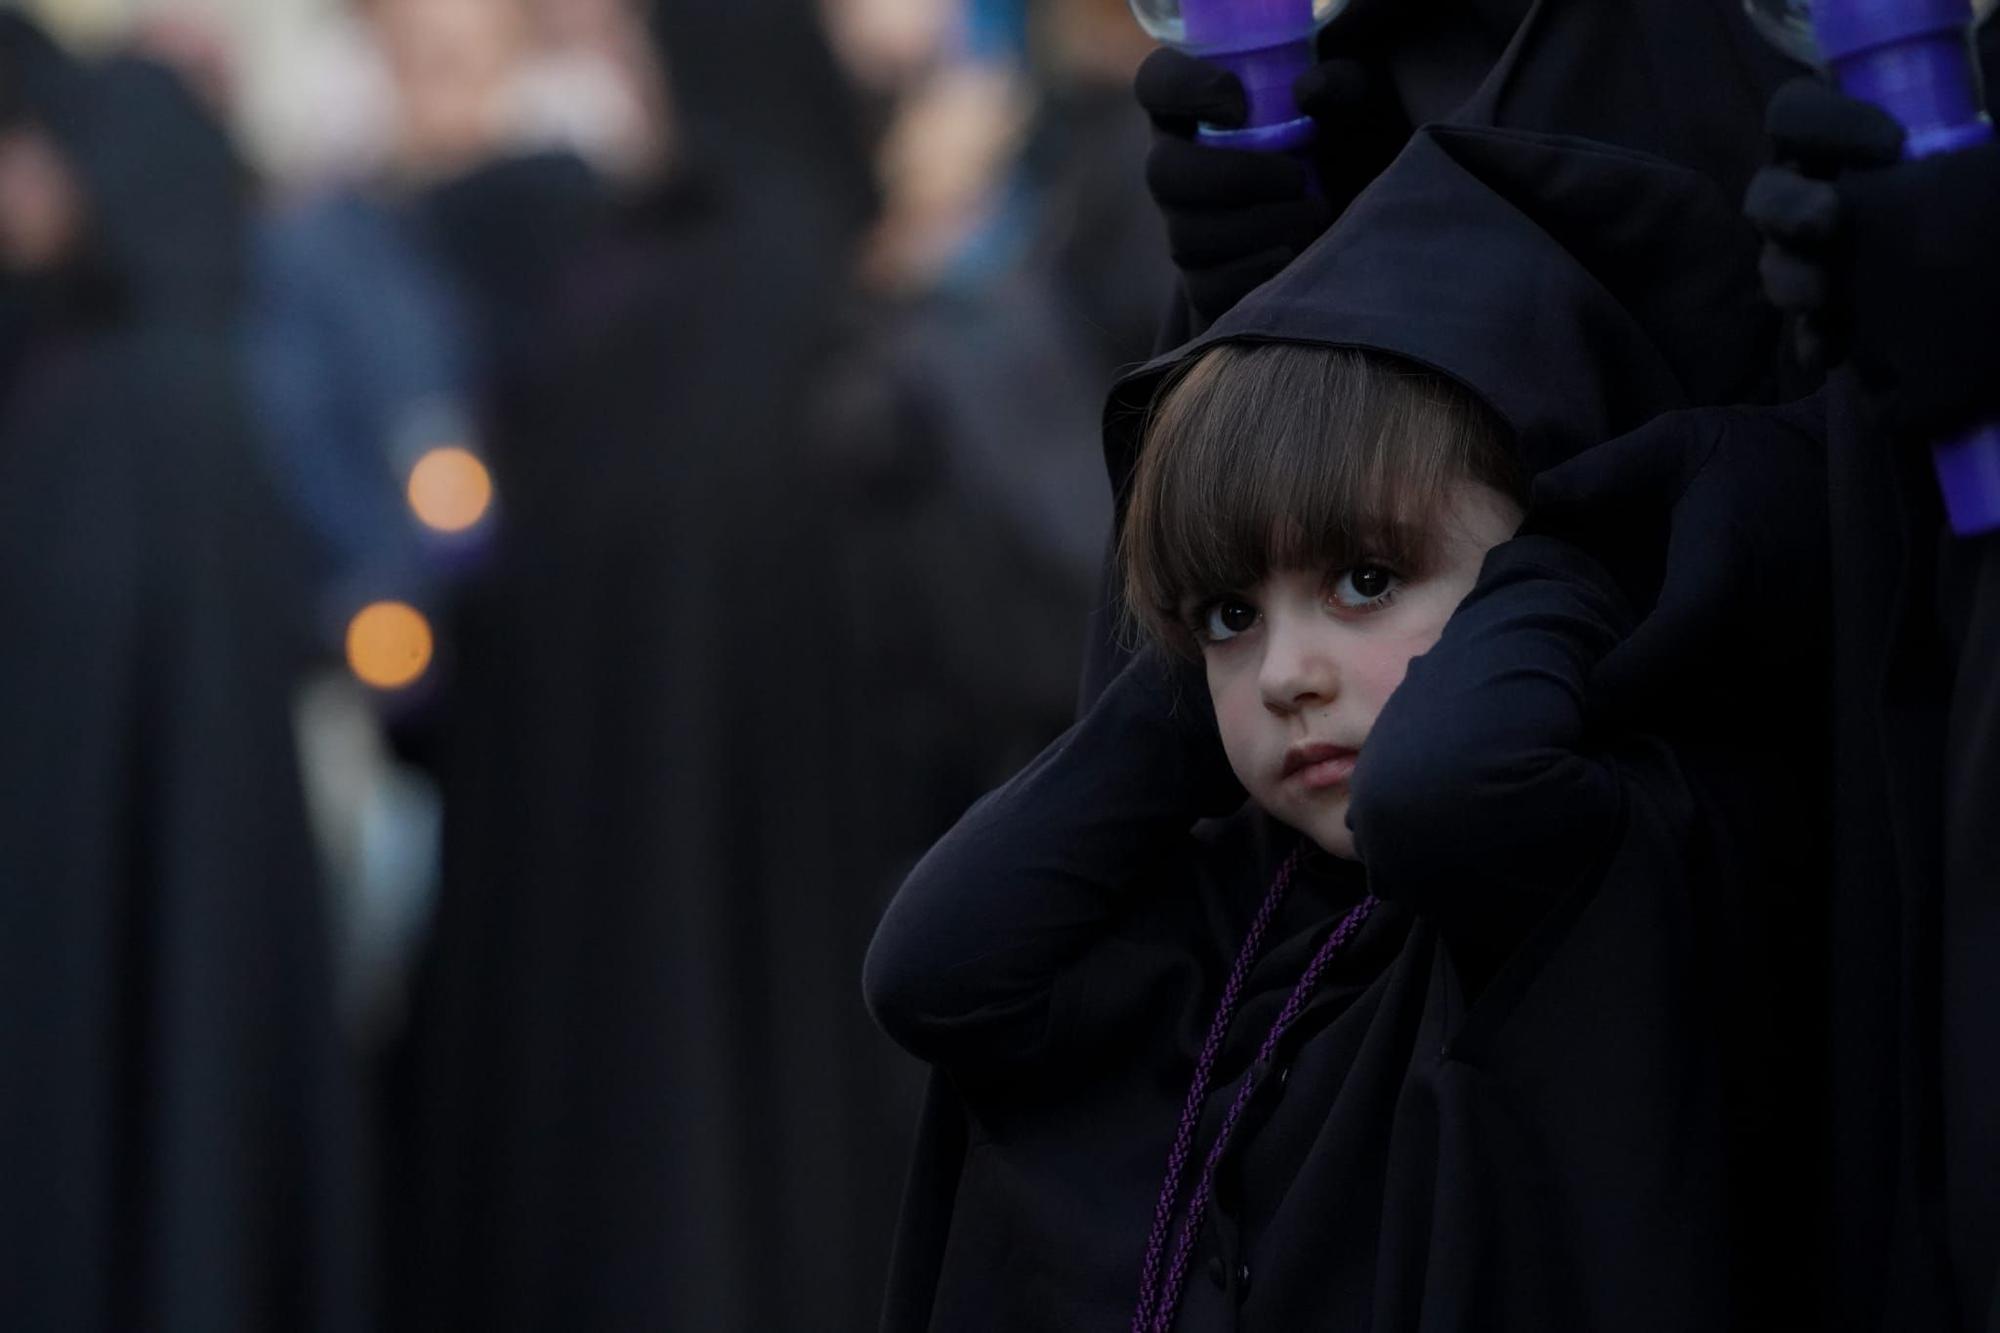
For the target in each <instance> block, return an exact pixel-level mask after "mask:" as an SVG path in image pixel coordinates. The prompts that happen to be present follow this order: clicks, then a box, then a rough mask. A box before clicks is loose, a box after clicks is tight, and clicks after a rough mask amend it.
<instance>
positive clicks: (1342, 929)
mask: <svg viewBox="0 0 2000 1333" xmlns="http://www.w3.org/2000/svg"><path fill="white" fill-rule="evenodd" d="M1296 859H1297V856H1296V853H1295V854H1294V856H1293V858H1292V859H1291V860H1287V862H1286V863H1285V865H1284V866H1282V867H1280V869H1279V872H1278V873H1279V878H1278V880H1277V881H1276V882H1275V883H1273V884H1272V886H1271V894H1270V896H1269V897H1268V898H1266V899H1265V903H1264V907H1265V909H1267V910H1268V911H1269V912H1270V913H1271V914H1272V915H1275V908H1276V904H1277V902H1278V901H1279V900H1280V899H1282V898H1283V896H1284V890H1285V889H1286V888H1289V887H1290V880H1291V874H1290V872H1291V869H1292V865H1293V862H1294V861H1295V860H1296ZM1376 903H1377V899H1376V897H1375V895H1374V894H1372V893H1371V894H1368V895H1367V896H1366V897H1364V898H1362V900H1361V901H1360V902H1358V903H1356V904H1355V905H1354V907H1353V909H1352V910H1350V911H1349V912H1348V914H1347V915H1346V916H1345V917H1343V918H1342V919H1341V922H1340V924H1339V925H1338V926H1335V927H1334V929H1333V933H1332V934H1331V935H1328V936H1327V937H1326V941H1325V943H1323V944H1321V945H1320V946H1319V952H1318V953H1316V954H1314V955H1313V959H1312V961H1311V962H1310V963H1308V964H1306V970H1305V972H1304V973H1303V974H1301V975H1300V977H1299V981H1298V984H1297V985H1296V986H1294V987H1292V993H1291V995H1290V996H1288V997H1287V998H1286V1000H1285V1007H1284V1008H1283V1009H1281V1010H1279V1011H1278V1017H1277V1021H1276V1022H1274V1023H1272V1024H1271V1030H1270V1031H1269V1032H1268V1033H1266V1034H1265V1036H1264V1042H1263V1045H1261V1046H1259V1047H1258V1048H1257V1059H1256V1062H1255V1064H1253V1065H1252V1067H1251V1069H1250V1071H1249V1072H1247V1073H1246V1074H1244V1076H1243V1082H1242V1083H1241V1084H1240V1085H1239V1086H1238V1087H1237V1089H1236V1096H1235V1099H1234V1100H1232V1101H1231V1102H1230V1104H1229V1111H1228V1113H1227V1114H1225V1115H1224V1116H1223V1117H1222V1125H1221V1127H1220V1128H1218V1129H1217V1130H1216V1134H1215V1141H1214V1142H1213V1143H1211V1144H1210V1145H1209V1149H1208V1156H1207V1158H1206V1159H1205V1160H1204V1161H1203V1163H1202V1167H1201V1175H1200V1176H1199V1177H1198V1178H1197V1180H1196V1183H1195V1189H1194V1194H1193V1195H1192V1196H1191V1197H1190V1198H1189V1199H1188V1209H1187V1218H1186V1220H1184V1221H1183V1222H1182V1224H1181V1228H1180V1232H1179V1234H1178V1235H1177V1236H1176V1237H1175V1241H1174V1256H1173V1262H1172V1264H1171V1265H1170V1266H1169V1267H1168V1269H1167V1275H1166V1282H1165V1284H1164V1285H1163V1286H1160V1287H1158V1288H1156V1287H1155V1285H1154V1284H1155V1281H1156V1280H1157V1277H1158V1264H1159V1257H1160V1256H1159V1254H1158V1253H1157V1252H1155V1250H1154V1249H1153V1248H1152V1247H1151V1246H1150V1245H1149V1246H1148V1249H1147V1253H1146V1269H1145V1271H1144V1273H1143V1274H1142V1276H1141V1289H1140V1293H1139V1311H1138V1314H1136V1315H1135V1316H1134V1321H1133V1333H1172V1329H1173V1323H1174V1316H1175V1315H1176V1314H1177V1313H1179V1311H1180V1304H1181V1293H1182V1292H1183V1291H1184V1290H1185V1289H1186V1287H1187V1275H1188V1265H1189V1263H1190V1261H1191V1260H1192V1259H1193V1257H1194V1241H1195V1235H1196V1233H1197V1232H1198V1231H1199V1230H1200V1225H1201V1218H1202V1215H1203V1213H1205V1212H1206V1211H1207V1209H1208V1201H1209V1198H1210V1196H1211V1195H1212V1194H1213V1192H1214V1189H1215V1169H1216V1167H1217V1166H1218V1165H1219V1164H1220V1163H1221V1161H1222V1154H1223V1152H1224V1151H1225V1150H1226V1149H1227V1148H1228V1146H1229V1140H1230V1137H1231V1135H1233V1134H1234V1133H1235V1130H1236V1123H1237V1121H1238V1120H1240V1119H1241V1118H1242V1116H1243V1111H1244V1108H1245V1107H1247V1106H1249V1104H1250V1098H1251V1097H1252V1096H1254V1095H1255V1093H1256V1090H1257V1073H1256V1070H1257V1066H1258V1065H1266V1064H1268V1063H1269V1062H1270V1059H1271V1057H1272V1056H1273V1055H1275V1054H1276V1053H1277V1050H1278V1043H1279V1042H1281V1041H1283V1040H1284V1036H1285V1033H1286V1031H1287V1030H1289V1029H1290V1028H1291V1026H1292V1024H1293V1023H1294V1022H1296V1021H1297V1019H1298V1016H1299V1015H1300V1014H1301V1013H1302V1012H1304V1010H1305V1007H1306V1003H1307V1001H1309V1000H1310V999H1311V998H1312V996H1313V993H1314V992H1315V991H1316V990H1318V989H1319V982H1320V978H1321V977H1322V976H1323V975H1324V974H1325V972H1326V969H1327V967H1328V966H1329V965H1330V964H1331V963H1332V962H1333V960H1334V958H1335V957H1336V956H1337V955H1338V954H1339V953H1340V951H1341V949H1342V948H1343V947H1345V946H1346V944H1347V943H1348V941H1350V940H1352V939H1353V938H1354V936H1355V935H1356V934H1358V933H1359V932H1360V930H1361V927H1362V926H1363V925H1365V924H1366V923H1367V921H1368V917H1369V915H1370V914H1371V913H1373V912H1374V910H1375V907H1376ZM1260 924H1268V922H1267V918H1266V911H1261V910H1260V911H1259V912H1258V921H1257V922H1256V923H1253V925H1252V934H1251V936H1250V937H1249V938H1247V939H1246V940H1245V941H1244V947H1245V953H1244V954H1242V955H1239V956H1238V958H1237V963H1238V965H1239V968H1240V969H1241V970H1242V971H1243V972H1245V973H1247V972H1248V967H1247V966H1246V965H1245V959H1246V958H1248V957H1249V956H1250V955H1249V950H1250V948H1251V946H1252V945H1254V944H1255V943H1256V942H1257V935H1258V934H1260V933H1261V932H1259V931H1258V930H1257V926H1258V925H1260ZM1231 981H1232V982H1238V985H1239V986H1240V982H1239V981H1238V978H1237V976H1236V970H1234V969H1232V972H1231ZM1235 999H1236V995H1235V993H1234V991H1233V990H1225V991H1224V994H1223V1007H1222V1008H1219V1009H1218V1011H1217V1013H1216V1019H1217V1023H1216V1025H1215V1026H1214V1027H1212V1028H1211V1029H1210V1035H1211V1036H1215V1035H1216V1033H1217V1032H1218V1031H1220V1030H1221V1029H1223V1028H1226V1027H1227V1026H1228V1018H1229V1010H1230V1009H1233V1008H1234V1004H1235ZM1217 1044H1218V1045H1219V1044H1220V1043H1219V1041H1218V1043H1217ZM1207 1054H1208V1052H1207V1050H1206V1049H1204V1051H1203V1055H1204V1056H1207ZM1206 1072H1207V1069H1206V1067H1205V1066H1197V1068H1196V1074H1195V1086H1194V1088H1192V1089H1190V1094H1189V1101H1188V1108H1189V1110H1188V1112H1184V1113H1183V1115H1182V1117H1181V1119H1182V1124H1183V1126H1184V1127H1187V1126H1188V1124H1189V1119H1190V1113H1191V1114H1192V1117H1193V1118H1194V1119H1196V1120H1198V1119H1199V1118H1200V1111H1201V1101H1202V1100H1205V1099H1206V1098H1207V1095H1208V1089H1207V1082H1206V1079H1205V1078H1204V1077H1203V1075H1204V1074H1205V1073H1206ZM1192 1132H1193V1131H1192V1129H1191V1128H1190V1129H1189V1130H1188V1136H1189V1138H1190V1139H1191V1138H1192ZM1174 1146H1175V1150H1176V1154H1177V1157H1178V1160H1176V1159H1175V1158H1169V1160H1168V1167H1167V1169H1168V1172H1169V1175H1168V1181H1167V1185H1166V1187H1165V1188H1163V1189H1162V1191H1161V1199H1160V1202H1161V1205H1162V1207H1163V1208H1164V1209H1166V1215H1167V1217H1168V1218H1169V1219H1171V1217H1172V1204H1171V1202H1170V1200H1171V1198H1172V1196H1173V1195H1176V1194H1178V1193H1179V1183H1180V1182H1179V1175H1180V1172H1181V1171H1182V1170H1183V1169H1185V1166H1186V1152H1185V1149H1184V1146H1183V1144H1182V1143H1181V1142H1180V1140H1179V1139H1177V1140H1176V1142H1175V1145H1174ZM1154 1230H1155V1233H1156V1234H1157V1233H1159V1232H1160V1230H1161V1227H1160V1214H1159V1213H1158V1212H1156V1213H1155V1216H1154ZM1141 1317H1147V1320H1148V1322H1146V1323H1144V1324H1141V1323H1139V1322H1138V1321H1139V1319H1140V1318H1141Z"/></svg>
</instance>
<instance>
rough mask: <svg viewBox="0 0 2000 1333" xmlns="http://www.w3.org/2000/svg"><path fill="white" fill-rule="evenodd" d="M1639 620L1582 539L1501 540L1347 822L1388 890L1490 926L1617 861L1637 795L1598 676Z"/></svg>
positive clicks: (1364, 762)
mask: <svg viewBox="0 0 2000 1333" xmlns="http://www.w3.org/2000/svg"><path fill="white" fill-rule="evenodd" d="M1631 619H1632V617H1631V615H1630V613H1629V611H1628V610H1627V608H1626V605H1625V599H1624V597H1623V595H1622V594H1621V592H1620V591H1619V589H1618V585H1617V584H1616V583H1615V582H1614V581H1613V579H1612V577H1611V576H1610V574H1609V573H1607V572H1606V570H1605V569H1604V567H1603V566H1602V565H1600V564H1599V563H1598V562H1597V561H1596V560H1595V559H1593V558H1592V557H1590V556H1589V555H1587V554H1585V553H1584V552H1583V551H1582V550H1581V549H1579V548H1577V547H1575V546H1572V545H1570V544H1568V543H1566V542H1563V541H1559V540H1557V539H1555V538H1552V537H1544V536H1526V537H1516V538H1514V539H1513V540H1512V541H1508V542H1505V543H1503V544H1501V545H1500V546H1497V547H1495V548H1494V550H1493V551H1492V553H1491V554H1490V555H1488V557H1487V559H1486V563H1485V566H1484V567H1483V569H1482V570H1481V572H1480V578H1479V583H1478V586H1477V587H1475V588H1474V589H1473V591H1472V593H1471V595H1470V596H1469V597H1467V598H1466V600H1465V602H1464V603H1463V604H1462V605H1461V606H1460V607H1459V608H1458V611H1457V612H1456V614H1454V615H1453V617H1452V619H1451V621H1450V623H1449V624H1447V625H1446V627H1445V631H1444V635H1443V637H1442V638H1440V639H1439V641H1438V644H1437V646H1436V647H1435V648H1433V649H1432V650H1431V651H1430V652H1429V653H1426V654H1425V655H1424V656H1422V657H1419V658H1417V659H1415V660H1413V661H1412V662H1411V663H1410V669H1409V674H1408V676H1407V677H1405V679H1404V681H1403V684H1402V686H1401V687H1400V688H1399V689H1398V690H1397V691H1396V693H1395V694H1394V695H1392V696H1391V697H1390V700H1389V702H1388V704H1387V705H1386V706H1385V707H1384V708H1383V710H1382V714H1381V716H1380V717H1379V718H1378V719H1377V720H1376V723H1375V728H1374V730H1373V731H1372V732H1371V733H1370V734H1369V738H1368V744H1367V745H1366V746H1365V747H1364V748H1363V750H1362V753H1361V759H1360V764H1359V767H1358V769H1357V771H1356V773H1355V778H1354V801H1353V805H1352V807H1351V810H1350V812H1349V816H1348V823H1349V824H1350V826H1351V827H1352V828H1353V830H1354V834H1355V841H1356V846H1357V850H1358V851H1359V853H1360V855H1361V858H1362V860H1363V861H1364V862H1365V863H1366V864H1367V866H1368V879H1369V886H1370V887H1371V888H1372V889H1373V890H1374V891H1375V892H1376V893H1377V894H1379V895H1380V896H1381V897H1383V898H1388V899H1400V900H1402V901H1405V902H1407V903H1408V904H1409V905H1410V906H1411V907H1413V908H1415V909H1416V910H1418V911H1420V912H1423V913H1425V914H1426V915H1429V916H1432V917H1433V918H1434V919H1437V920H1438V921H1439V923H1440V925H1441V926H1445V927H1447V928H1448V927H1449V926H1450V925H1451V924H1452V923H1453V922H1454V921H1455V920H1456V921H1463V922H1468V923H1477V924H1481V925H1484V924H1486V923H1489V922H1491V921H1493V920H1495V919H1496V918H1499V917H1512V918H1513V919H1516V920H1519V919H1521V916H1522V915H1528V916H1529V917H1530V918H1531V917H1532V915H1533V914H1535V913H1537V912H1538V911H1539V909H1541V908H1543V907H1546V906H1547V905H1549V904H1550V903H1551V902H1552V901H1553V900H1554V899H1555V898H1557V897H1559V896H1561V895H1562V894H1564V893H1566V892H1568V891H1569V890H1570V889H1571V888H1573V887H1574V886H1575V885H1577V884H1578V883H1580V882H1582V880H1583V879H1584V878H1585V876H1587V875H1590V874H1593V873H1594V872H1595V871H1597V870H1598V869H1599V868H1600V867H1601V866H1602V864H1603V860H1604V857H1605V856H1606V855H1607V854H1608V853H1609V851H1610V849H1611V847H1612V845H1613V842H1614V840H1615V838H1616V836H1617V833H1618V829H1619V823H1620V819H1621V817H1622V810H1623V792H1622V789H1621V786H1620V783H1619V780H1618V777H1617V775H1616V773H1615V771H1614V770H1613V769H1612V768H1611V767H1610V765H1608V764H1607V763H1606V762H1605V760H1604V758H1603V756H1602V755H1601V754H1600V753H1599V752H1598V751H1597V750H1596V747H1595V741H1596V738H1595V737H1594V736H1593V734H1592V732H1591V729H1590V727H1589V724H1588V714H1587V710H1586V707H1585V687H1586V683H1587V681H1588V680H1589V678H1590V673H1591V670H1592V668H1593V667H1595V666H1596V664H1597V662H1598V661H1599V660H1600V659H1601V658H1603V656H1604V655H1605V654H1606V653H1607V652H1609V651H1610V650H1611V649H1612V648H1613V647H1614V646H1615V645H1616V644H1617V643H1618V641H1619V640H1620V639H1622V638H1623V637H1624V636H1625V634H1626V633H1628V632H1629V630H1630V628H1631Z"/></svg>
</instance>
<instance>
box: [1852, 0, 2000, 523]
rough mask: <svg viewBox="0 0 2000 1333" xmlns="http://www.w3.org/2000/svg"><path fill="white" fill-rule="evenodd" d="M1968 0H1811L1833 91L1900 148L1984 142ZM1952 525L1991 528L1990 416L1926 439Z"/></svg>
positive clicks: (1997, 456) (1994, 446) (1997, 471)
mask: <svg viewBox="0 0 2000 1333" xmlns="http://www.w3.org/2000/svg"><path fill="white" fill-rule="evenodd" d="M1972 24H1973V14H1972V6H1971V4H1970V3H1969V0H1817V3H1816V4H1815V5H1814V6H1813V31H1814V35H1815V37H1816V38H1817V39H1818V43H1819V49H1820V53H1821V55H1822V56H1823V57H1824V58H1825V60H1826V63H1827V67H1828V68H1829V69H1831V70H1832V71H1833V75H1834V78H1835V79H1836V80H1837V81H1838V82H1839V84H1840V88H1841V91H1842V92H1844V93H1846V94H1847V95H1848V96H1850V97H1854V98H1858V99H1860V100H1862V101H1864V102H1873V103H1874V104H1875V105H1876V106H1879V107H1881V108H1882V109H1883V110H1884V111H1887V112H1888V113H1889V114H1890V115H1892V116H1894V117H1895V118H1896V119H1897V120H1899V121H1901V122H1902V123H1903V128H1904V129H1905V130H1906V131H1907V132H1908V136H1909V137H1908V138H1907V140H1906V141H1905V143H1904V148H1903V152H1904V156H1906V157H1911V158H1918V157H1928V156H1930V155H1931V154H1933V153H1949V152H1952V151H1954V150H1956V149H1960V148H1969V147H1971V146H1973V145H1974V144H1979V143H1984V142H1985V141H1987V140H1988V139H1991V138H1992V137H1993V123H1992V122H1991V121H1990V120H1988V119H1987V116H1986V110H1985V108H1984V107H1983V106H1982V105H1981V104H1980V92H1979V67H1978V65H1977V63H1976V61H1975V57H1974V53H1973V47H1972ZM1933 457H1934V461H1935V463H1936V467H1937V477H1938V484H1939V487H1940V488H1941V489H1942V490H1943V492H1944V503H1945V512H1946V513H1947V515H1949V517H1950V519H1951V526H1952V530H1953V531H1954V532H1956V533H1958V534H1959V535H1960V536H1962V537H1971V536H1976V535H1978V534H1980V533H1984V532H1991V531H1993V530H1994V529H1996V528H2000V423H1994V422H1988V423H1986V424H1984V425H1981V426H1977V427H1975V428H1973V429H1972V430H1971V431H1968V432H1967V433H1965V434H1964V435H1962V436H1960V437H1959V438H1957V439H1955V440H1947V441H1943V442H1940V443H1938V444H1937V445H1935V446H1934V450H1933Z"/></svg>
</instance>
